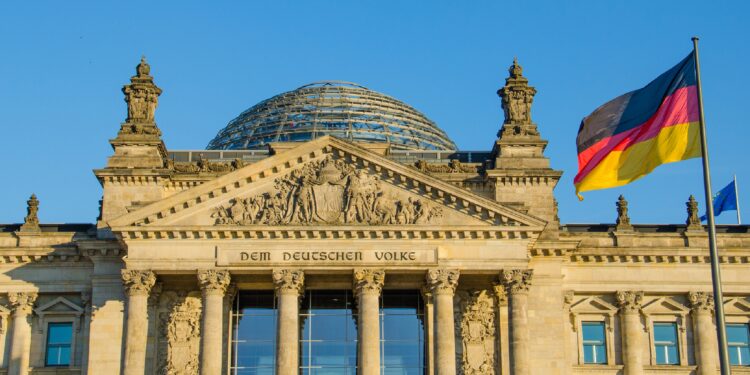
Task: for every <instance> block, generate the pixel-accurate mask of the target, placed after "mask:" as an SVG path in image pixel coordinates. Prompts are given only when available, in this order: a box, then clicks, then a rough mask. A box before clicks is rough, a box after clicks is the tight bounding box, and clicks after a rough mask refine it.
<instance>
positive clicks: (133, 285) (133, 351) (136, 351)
mask: <svg viewBox="0 0 750 375" xmlns="http://www.w3.org/2000/svg"><path fill="white" fill-rule="evenodd" d="M122 282H123V285H124V287H125V293H126V294H127V298H128V301H127V305H128V308H127V318H126V321H127V323H126V325H125V335H126V336H125V361H124V363H123V374H124V375H143V374H144V373H145V371H146V340H147V337H148V296H149V293H151V288H152V287H153V286H154V283H156V275H155V274H154V273H153V272H151V271H141V270H122Z"/></svg>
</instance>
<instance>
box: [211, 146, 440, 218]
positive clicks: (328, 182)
mask: <svg viewBox="0 0 750 375" xmlns="http://www.w3.org/2000/svg"><path fill="white" fill-rule="evenodd" d="M386 185H387V184H386V183H383V182H382V181H381V180H380V177H379V176H377V175H373V174H370V173H368V172H366V171H365V170H362V169H355V168H354V167H353V166H351V165H349V164H347V163H345V162H344V160H341V159H334V158H333V156H332V155H330V154H329V155H327V156H326V157H325V158H323V159H322V160H317V161H313V162H310V163H308V164H306V165H305V166H304V167H302V168H301V169H297V170H294V171H293V172H291V173H290V174H288V175H286V176H283V177H279V178H276V179H275V180H274V181H273V190H272V191H271V192H265V193H261V194H255V195H250V196H244V197H237V198H235V199H233V200H232V201H230V204H229V205H228V206H224V205H222V206H218V207H215V208H214V209H213V211H212V213H211V217H212V218H213V219H214V224H216V225H253V224H264V225H285V224H292V225H294V224H297V225H306V224H367V225H388V224H434V223H435V222H436V221H437V220H438V219H440V218H442V215H443V213H442V207H440V206H438V205H435V204H434V203H432V202H430V201H428V200H426V199H421V198H417V197H406V195H407V194H404V193H396V192H394V191H393V190H395V188H393V187H390V186H386Z"/></svg>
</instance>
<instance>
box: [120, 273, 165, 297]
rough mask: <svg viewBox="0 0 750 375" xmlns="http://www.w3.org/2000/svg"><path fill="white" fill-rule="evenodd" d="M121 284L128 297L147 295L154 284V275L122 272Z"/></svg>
mask: <svg viewBox="0 0 750 375" xmlns="http://www.w3.org/2000/svg"><path fill="white" fill-rule="evenodd" d="M120 272H121V274H122V284H123V286H124V287H125V292H127V294H128V295H130V296H134V295H146V296H147V295H148V294H149V293H150V292H151V287H153V286H154V284H155V283H156V274H154V273H153V272H151V271H142V270H122V271H120Z"/></svg>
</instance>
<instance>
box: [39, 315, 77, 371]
mask: <svg viewBox="0 0 750 375" xmlns="http://www.w3.org/2000/svg"><path fill="white" fill-rule="evenodd" d="M72 343H73V323H71V322H65V323H49V325H47V355H46V358H45V360H44V364H45V366H70V347H71V345H72Z"/></svg>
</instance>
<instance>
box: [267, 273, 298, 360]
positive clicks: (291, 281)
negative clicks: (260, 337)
mask: <svg viewBox="0 0 750 375" xmlns="http://www.w3.org/2000/svg"><path fill="white" fill-rule="evenodd" d="M273 285H274V288H275V289H276V298H277V301H278V302H277V306H278V315H277V316H278V318H277V319H278V323H277V324H276V375H297V374H298V373H299V330H300V327H299V297H300V295H301V294H302V293H303V291H304V285H305V274H304V272H302V271H300V270H291V269H276V270H273Z"/></svg>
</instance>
